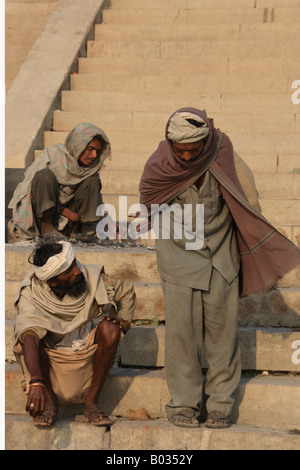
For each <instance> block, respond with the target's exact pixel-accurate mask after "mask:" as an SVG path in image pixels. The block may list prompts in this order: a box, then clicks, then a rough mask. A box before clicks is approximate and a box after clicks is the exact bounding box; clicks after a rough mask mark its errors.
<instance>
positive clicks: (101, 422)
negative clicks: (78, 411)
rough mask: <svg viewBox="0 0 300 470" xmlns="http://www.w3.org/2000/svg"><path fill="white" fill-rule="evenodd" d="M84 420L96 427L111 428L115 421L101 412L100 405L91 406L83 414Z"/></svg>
mask: <svg viewBox="0 0 300 470" xmlns="http://www.w3.org/2000/svg"><path fill="white" fill-rule="evenodd" d="M83 420H84V421H85V422H86V423H91V424H93V425H94V426H111V425H112V424H113V421H112V420H111V419H110V418H109V416H107V414H105V413H104V412H103V411H101V410H100V408H99V406H98V405H90V406H89V407H88V408H87V409H86V410H84V412H83Z"/></svg>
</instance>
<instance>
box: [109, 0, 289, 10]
mask: <svg viewBox="0 0 300 470" xmlns="http://www.w3.org/2000/svg"><path fill="white" fill-rule="evenodd" d="M294 2H295V0H294ZM294 2H292V4H293V3H294ZM110 7H111V9H113V10H123V9H124V10H125V9H127V10H129V9H135V10H137V9H147V10H156V9H160V8H161V7H162V3H161V0H151V2H149V1H148V0H111V2H110ZM255 7H256V5H255V2H254V1H253V0H252V1H249V0H227V2H226V4H224V2H222V0H210V2H207V1H205V0H164V2H163V8H164V9H168V10H172V9H176V10H177V9H197V8H200V9H201V10H202V9H203V8H209V9H213V10H214V9H215V8H217V9H218V10H220V9H226V10H227V9H237V8H245V9H253V8H255Z"/></svg>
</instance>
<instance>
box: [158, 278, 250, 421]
mask: <svg viewBox="0 0 300 470" xmlns="http://www.w3.org/2000/svg"><path fill="white" fill-rule="evenodd" d="M162 288H163V293H164V299H165V309H166V312H165V316H166V342H165V368H166V378H167V385H168V388H169V392H170V395H171V401H170V402H169V403H168V404H167V406H166V411H167V416H168V418H169V419H170V418H171V417H172V416H173V415H174V414H175V413H176V412H178V411H179V410H180V409H183V408H192V409H194V410H195V411H196V414H198V415H199V414H200V411H201V406H202V400H203V391H204V380H203V374H202V369H201V360H200V359H201V358H200V354H201V350H202V339H203V338H204V342H205V348H206V359H207V363H208V371H207V376H206V384H205V393H206V395H207V396H208V399H207V403H206V409H207V412H208V413H210V412H211V411H215V410H217V411H220V412H222V413H224V414H225V415H226V416H228V415H229V414H230V412H231V410H232V406H233V402H234V392H235V390H236V388H237V386H238V384H239V381H240V376H241V359H240V348H239V344H238V337H237V317H238V298H239V288H238V278H236V279H235V280H234V281H233V282H232V284H231V285H229V284H228V283H227V282H226V281H225V280H224V279H223V277H222V276H221V275H220V274H219V273H218V271H216V270H215V269H213V271H212V278H211V283H210V289H209V291H201V290H195V289H191V288H188V287H181V286H178V285H174V284H170V283H169V282H166V281H163V280H162ZM202 367H203V366H202Z"/></svg>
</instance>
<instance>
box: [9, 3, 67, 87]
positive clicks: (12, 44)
mask: <svg viewBox="0 0 300 470" xmlns="http://www.w3.org/2000/svg"><path fill="white" fill-rule="evenodd" d="M57 5H58V0H25V1H24V0H5V52H6V58H5V86H6V92H7V91H8V90H9V88H10V86H11V84H12V82H13V81H14V79H15V78H16V76H17V75H18V72H19V70H20V67H21V65H22V64H23V62H24V61H25V60H26V57H27V54H28V52H29V51H30V49H31V48H32V46H33V44H34V42H35V41H36V39H37V38H38V37H39V36H40V34H41V33H42V31H43V30H44V28H45V25H46V24H47V21H48V18H49V15H50V14H51V13H52V11H53V10H54V9H55V8H56V7H57Z"/></svg>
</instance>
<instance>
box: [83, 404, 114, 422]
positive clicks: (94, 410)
mask: <svg viewBox="0 0 300 470" xmlns="http://www.w3.org/2000/svg"><path fill="white" fill-rule="evenodd" d="M93 413H97V414H98V415H100V417H101V418H105V419H109V417H108V416H107V414H106V413H104V411H101V410H100V408H99V406H98V405H96V404H93V405H90V406H89V407H88V408H87V409H86V410H85V412H84V414H85V416H86V417H87V418H88V419H90V417H91V415H92V414H93Z"/></svg>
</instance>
